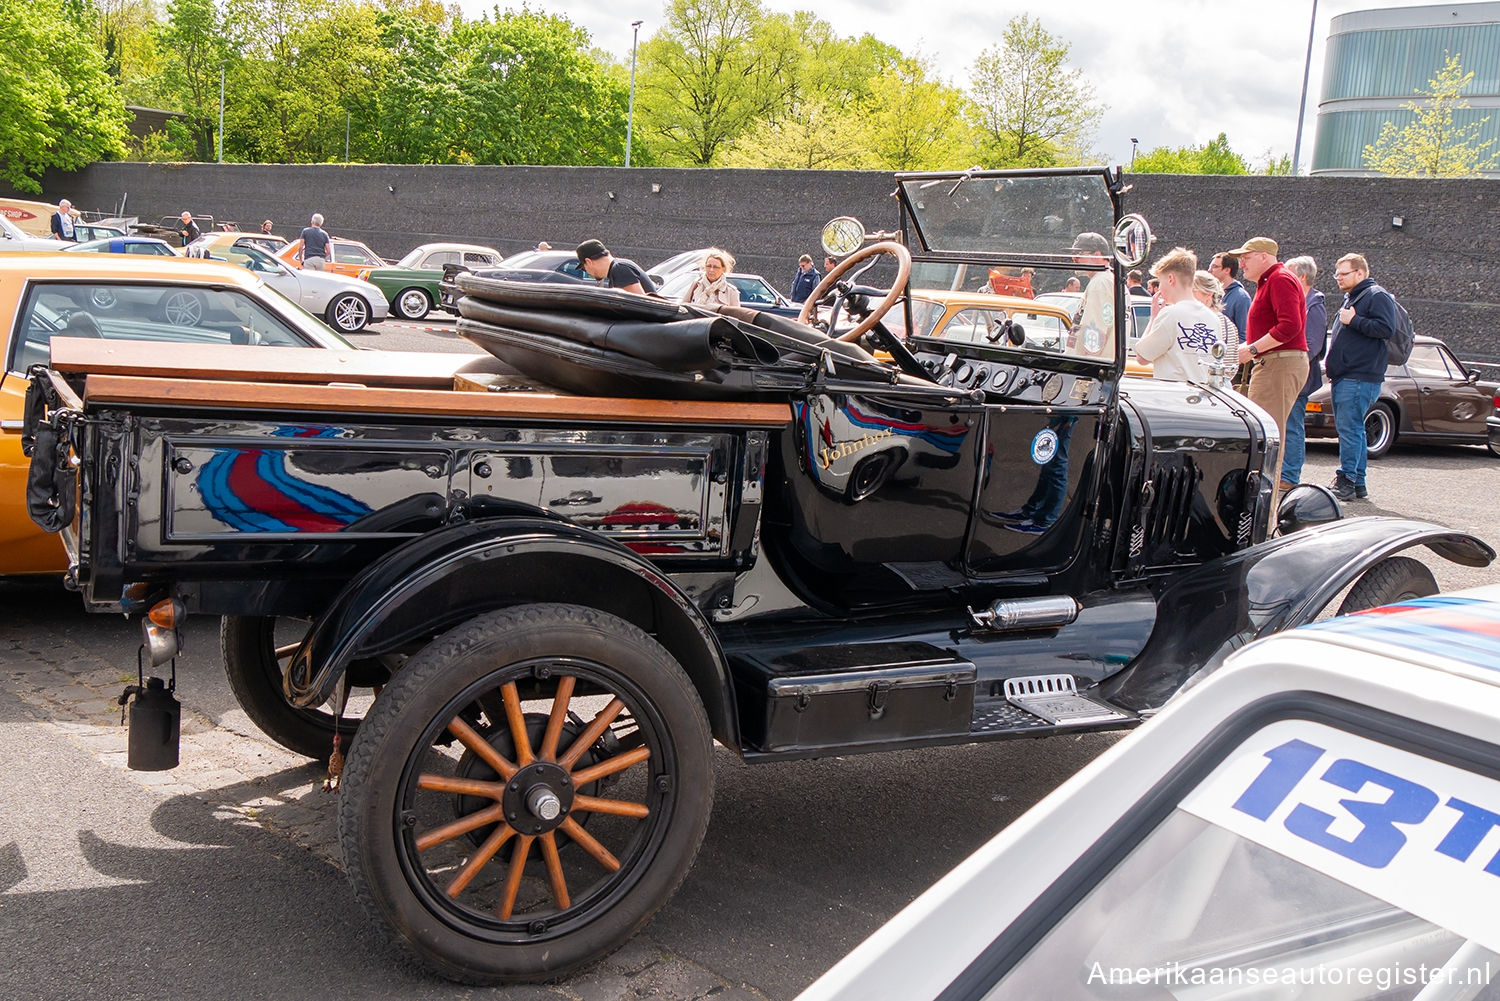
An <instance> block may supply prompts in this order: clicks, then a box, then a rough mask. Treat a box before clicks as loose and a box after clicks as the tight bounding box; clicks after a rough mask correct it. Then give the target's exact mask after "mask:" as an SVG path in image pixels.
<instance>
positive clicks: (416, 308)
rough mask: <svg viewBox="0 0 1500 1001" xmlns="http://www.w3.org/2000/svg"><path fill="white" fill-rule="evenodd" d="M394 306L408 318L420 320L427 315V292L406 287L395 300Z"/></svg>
mask: <svg viewBox="0 0 1500 1001" xmlns="http://www.w3.org/2000/svg"><path fill="white" fill-rule="evenodd" d="M396 308H397V309H399V310H400V311H401V315H402V316H404V317H406V318H407V319H408V320H420V319H421V318H422V317H423V316H425V315H427V294H426V293H425V292H421V291H418V290H417V289H414V288H413V289H407V290H406V291H405V292H402V293H401V297H400V298H399V299H398V300H397V301H396Z"/></svg>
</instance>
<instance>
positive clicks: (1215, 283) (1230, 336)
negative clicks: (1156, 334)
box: [1193, 271, 1240, 358]
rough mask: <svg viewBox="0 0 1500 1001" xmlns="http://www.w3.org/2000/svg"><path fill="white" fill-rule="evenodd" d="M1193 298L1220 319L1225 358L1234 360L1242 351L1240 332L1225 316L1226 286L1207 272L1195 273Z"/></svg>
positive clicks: (1220, 334) (1220, 333)
mask: <svg viewBox="0 0 1500 1001" xmlns="http://www.w3.org/2000/svg"><path fill="white" fill-rule="evenodd" d="M1193 298H1194V299H1197V300H1198V301H1199V302H1201V303H1203V305H1205V306H1207V307H1208V308H1209V309H1211V310H1213V311H1214V315H1216V316H1217V317H1218V318H1219V340H1221V341H1223V342H1224V357H1225V358H1233V357H1234V356H1235V353H1236V352H1237V351H1239V349H1240V331H1239V328H1238V327H1236V326H1235V325H1234V321H1233V320H1231V319H1230V318H1229V317H1227V316H1225V315H1224V285H1223V283H1222V282H1220V281H1219V279H1217V278H1215V277H1214V276H1213V275H1211V274H1209V273H1208V272H1207V271H1194V272H1193Z"/></svg>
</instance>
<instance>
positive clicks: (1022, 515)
mask: <svg viewBox="0 0 1500 1001" xmlns="http://www.w3.org/2000/svg"><path fill="white" fill-rule="evenodd" d="M990 517H992V518H996V519H998V520H1000V521H1030V520H1031V512H1030V511H1028V510H1026V509H1025V508H1024V507H1023V508H1018V509H1017V510H1015V511H991V512H990Z"/></svg>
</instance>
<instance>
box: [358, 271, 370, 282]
mask: <svg viewBox="0 0 1500 1001" xmlns="http://www.w3.org/2000/svg"><path fill="white" fill-rule="evenodd" d="M359 280H360V281H362V282H367V281H369V280H370V269H369V268H364V269H362V270H361V271H360V273H359Z"/></svg>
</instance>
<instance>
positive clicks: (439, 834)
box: [417, 803, 505, 852]
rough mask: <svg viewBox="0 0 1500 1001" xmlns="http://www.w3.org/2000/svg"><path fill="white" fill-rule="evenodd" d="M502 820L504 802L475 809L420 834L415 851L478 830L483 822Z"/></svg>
mask: <svg viewBox="0 0 1500 1001" xmlns="http://www.w3.org/2000/svg"><path fill="white" fill-rule="evenodd" d="M504 820H505V806H504V804H501V803H496V804H495V805H494V806H487V807H485V808H484V809H483V810H475V811H474V812H473V813H471V814H469V815H468V816H467V817H459V818H458V819H457V820H455V821H452V822H450V823H447V824H444V825H443V826H442V827H434V828H433V829H432V830H430V831H428V832H427V833H426V834H424V835H422V836H421V837H420V838H418V839H417V851H419V852H425V851H426V850H427V849H429V848H436V847H437V846H438V845H440V844H443V843H444V842H447V841H452V840H453V839H454V838H456V837H458V836H459V835H461V834H468V833H469V832H470V831H474V830H478V829H479V828H481V827H483V826H484V825H485V824H493V823H496V822H497V821H498V822H502V823H503V822H504Z"/></svg>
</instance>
